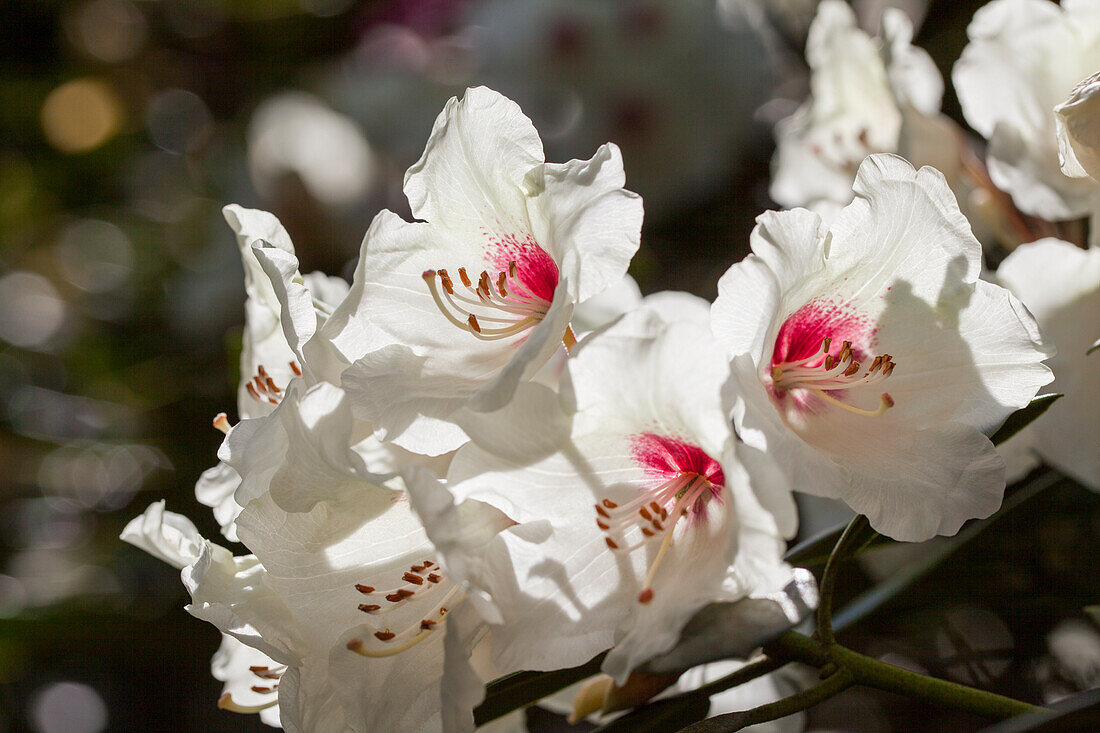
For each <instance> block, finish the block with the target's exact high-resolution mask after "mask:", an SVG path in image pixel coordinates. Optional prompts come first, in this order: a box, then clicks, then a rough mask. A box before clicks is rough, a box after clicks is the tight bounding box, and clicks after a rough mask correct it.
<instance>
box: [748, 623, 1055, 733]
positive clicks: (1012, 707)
mask: <svg viewBox="0 0 1100 733" xmlns="http://www.w3.org/2000/svg"><path fill="white" fill-rule="evenodd" d="M764 652H765V653H766V654H767V655H768V656H771V657H780V658H785V659H788V660H791V661H800V662H805V663H807V664H811V665H813V666H815V667H816V666H821V663H822V660H826V661H832V662H835V663H836V664H837V665H838V666H839V667H840V668H841V669H842V670H847V671H848V672H849V673H850V674H851V675H852V679H853V680H854V681H855V682H856V683H857V684H860V685H864V686H866V687H874V688H876V689H879V690H885V691H887V692H896V693H898V694H901V695H906V696H908V697H911V698H915V699H917V700H922V701H924V702H929V703H932V704H933V705H937V706H939V707H944V708H951V709H954V710H964V711H966V712H969V713H974V714H976V715H981V716H983V717H986V718H991V719H994V720H1003V719H1005V718H1011V717H1013V716H1016V715H1022V714H1024V713H1030V712H1034V711H1036V710H1041V709H1042V708H1040V707H1038V706H1035V705H1031V704H1029V703H1026V702H1021V701H1019V700H1014V699H1012V698H1011V697H1004V696H1003V695H997V694H995V693H992V692H986V691H985V690H978V689H975V688H973V687H967V686H966V685H960V684H956V683H954V682H947V681H946V680H940V679H936V678H935V677H928V676H926V675H923V674H918V673H916V672H910V671H909V670H907V669H902V668H901V667H895V666H894V665H892V664H887V663H886V662H881V661H879V660H877V659H873V658H871V657H868V656H866V655H864V654H860V653H858V652H854V651H852V650H851V649H846V648H844V647H842V646H840V645H839V644H836V643H834V644H832V645H829V646H826V645H825V644H822V643H821V642H819V641H817V640H815V639H811V638H810V637H808V636H803V635H802V634H799V633H797V632H794V631H788V632H787V633H785V634H783V635H782V636H780V637H779V638H778V639H776V640H775V641H773V642H771V643H770V644H767V645H765V647H764Z"/></svg>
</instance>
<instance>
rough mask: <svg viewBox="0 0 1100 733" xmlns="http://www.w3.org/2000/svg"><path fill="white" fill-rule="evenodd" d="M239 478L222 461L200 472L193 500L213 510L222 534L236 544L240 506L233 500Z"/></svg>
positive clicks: (230, 467) (239, 482)
mask: <svg viewBox="0 0 1100 733" xmlns="http://www.w3.org/2000/svg"><path fill="white" fill-rule="evenodd" d="M240 485H241V477H240V476H239V475H238V474H237V472H236V471H234V470H233V467H232V466H230V465H229V464H228V463H224V462H222V461H219V462H218V465H216V466H214V467H213V468H208V469H206V470H205V471H203V472H202V475H201V476H200V477H199V480H198V483H196V484H195V498H196V499H198V500H199V503H200V504H205V505H206V506H208V507H211V508H212V509H213V510H214V519H216V520H218V525H219V526H220V527H221V529H222V534H223V535H225V538H226V539H227V540H229V541H230V542H237V541H238V540H237V515H238V514H240V513H241V505H240V504H238V503H237V501H236V500H235V499H234V498H233V496H234V494H235V493H236V491H237V487H239V486H240Z"/></svg>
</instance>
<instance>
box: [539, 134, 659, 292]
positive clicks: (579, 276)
mask: <svg viewBox="0 0 1100 733" xmlns="http://www.w3.org/2000/svg"><path fill="white" fill-rule="evenodd" d="M625 183H626V174H625V173H624V172H623V159H622V154H621V153H620V152H619V148H618V147H617V146H615V145H614V144H612V143H607V144H605V145H603V146H601V147H600V149H599V150H597V151H596V154H595V155H593V156H592V158H591V160H583V161H582V160H571V161H569V162H568V163H547V164H545V165H544V166H543V167H542V175H541V177H540V178H536V177H535V176H532V179H531V180H529V181H528V186H529V187H530V188H533V189H534V190H536V191H537V193H536V194H535V195H534V196H533V198H532V199H531V201H530V202H529V208H530V211H531V223H532V226H533V228H534V234H535V240H536V241H538V242H539V243H540V244H541V245H542V246H543V248H545V249H547V251H549V252H550V253H551V254H552V255H553V256H554V259H555V260H557V261H558V263H559V267H560V270H561V274H562V276H563V277H564V278H565V279H566V280H567V281H568V282H569V286H570V287H571V288H572V292H573V294H574V299H575V300H576V301H578V302H583V301H585V300H587V299H588V298H590V297H592V296H594V295H596V294H598V293H601V292H603V291H604V290H606V289H607V288H609V287H611V286H612V285H613V284H615V283H616V282H618V281H619V280H621V279H622V277H623V276H624V275H625V274H626V268H627V265H628V264H630V260H631V258H632V257H633V256H634V253H635V252H637V250H638V244H639V242H640V237H641V229H642V199H641V198H640V197H639V196H638V195H637V194H635V193H631V192H630V191H627V190H626V189H624V188H623V186H624V185H625ZM536 186H537V188H536Z"/></svg>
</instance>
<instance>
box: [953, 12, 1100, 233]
mask: <svg viewBox="0 0 1100 733" xmlns="http://www.w3.org/2000/svg"><path fill="white" fill-rule="evenodd" d="M967 35H968V36H969V37H970V43H969V44H968V45H967V46H966V48H965V49H964V50H963V53H962V56H961V57H960V58H959V60H958V62H956V64H955V69H954V71H953V73H952V79H953V80H954V82H955V89H956V91H957V92H958V95H959V102H960V104H962V111H963V115H964V116H965V117H966V121H967V122H969V123H970V126H971V127H973V128H974V129H975V130H977V131H978V132H979V133H981V135H982V136H984V137H985V138H986V139H987V140H989V148H988V150H987V164H988V167H989V175H990V177H991V178H992V179H993V182H994V183H995V184H997V186H998V187H1000V188H1001V189H1003V190H1005V191H1007V192H1008V193H1009V194H1011V195H1012V199H1013V201H1014V202H1015V203H1016V206H1017V207H1019V208H1020V210H1021V211H1024V212H1026V213H1028V214H1033V215H1035V216H1039V217H1042V218H1044V219H1048V220H1051V221H1054V220H1060V219H1072V218H1076V217H1080V216H1084V215H1086V214H1089V213H1091V211H1092V209H1093V207H1094V203H1093V201H1094V197H1095V195H1096V188H1095V184H1093V183H1092V182H1091V181H1087V180H1085V181H1082V180H1079V179H1075V178H1068V177H1067V176H1066V175H1064V174H1063V173H1062V170H1061V166H1060V165H1059V159H1058V137H1057V132H1056V123H1055V115H1054V114H1053V113H1052V111H1051V110H1053V109H1054V107H1055V106H1056V105H1058V104H1059V103H1060V102H1062V101H1063V100H1065V99H1066V97H1068V96H1069V94H1070V92H1071V90H1072V89H1073V88H1074V87H1075V86H1076V85H1077V84H1078V82H1080V81H1081V80H1082V79H1084V78H1085V77H1087V76H1089V75H1090V74H1093V73H1095V72H1096V70H1097V69H1100V12H1097V5H1096V3H1095V2H1093V1H1092V0H1064V1H1063V2H1062V4H1061V6H1059V5H1058V4H1056V3H1053V2H1049V0H993V2H991V3H989V4H987V5H984V6H982V7H981V8H979V9H978V11H977V12H976V13H975V14H974V19H973V20H972V21H971V23H970V26H969V27H968V28H967Z"/></svg>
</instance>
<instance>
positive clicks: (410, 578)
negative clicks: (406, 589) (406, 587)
mask: <svg viewBox="0 0 1100 733" xmlns="http://www.w3.org/2000/svg"><path fill="white" fill-rule="evenodd" d="M401 580H403V581H405V582H406V583H412V584H413V585H424V579H423V578H421V577H420V576H419V575H414V574H413V573H405V574H404V575H402V576H401Z"/></svg>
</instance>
